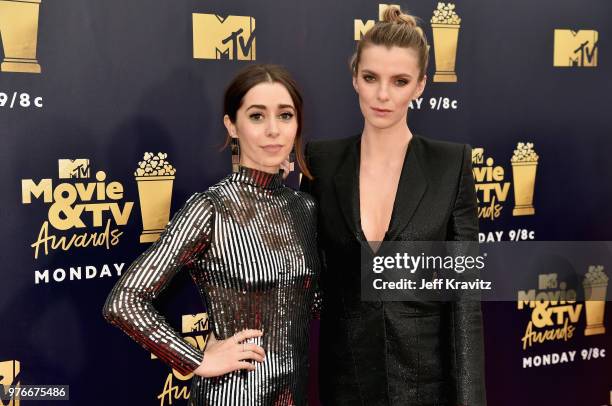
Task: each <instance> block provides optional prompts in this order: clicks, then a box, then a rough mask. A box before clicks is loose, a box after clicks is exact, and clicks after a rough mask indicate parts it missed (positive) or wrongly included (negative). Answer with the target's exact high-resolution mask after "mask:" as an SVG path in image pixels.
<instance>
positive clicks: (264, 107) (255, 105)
mask: <svg viewBox="0 0 612 406" xmlns="http://www.w3.org/2000/svg"><path fill="white" fill-rule="evenodd" d="M278 108H280V109H287V108H289V109H291V110H293V111H295V107H293V106H292V105H291V104H279V105H278ZM250 109H260V110H266V106H264V105H263V104H252V105H250V106H249V107H248V108H247V109H246V111H248V110H250Z"/></svg>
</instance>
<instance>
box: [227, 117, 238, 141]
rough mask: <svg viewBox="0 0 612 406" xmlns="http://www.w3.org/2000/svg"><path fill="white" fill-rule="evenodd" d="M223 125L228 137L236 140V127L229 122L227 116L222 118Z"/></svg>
mask: <svg viewBox="0 0 612 406" xmlns="http://www.w3.org/2000/svg"><path fill="white" fill-rule="evenodd" d="M223 125H225V128H226V129H227V132H228V133H229V135H230V137H232V138H238V135H236V125H235V124H234V123H232V120H230V118H229V116H228V115H227V114H226V115H224V116H223Z"/></svg>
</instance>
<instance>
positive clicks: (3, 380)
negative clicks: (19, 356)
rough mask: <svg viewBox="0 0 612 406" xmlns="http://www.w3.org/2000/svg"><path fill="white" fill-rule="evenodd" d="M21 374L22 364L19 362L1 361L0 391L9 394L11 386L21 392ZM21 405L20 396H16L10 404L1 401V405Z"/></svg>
mask: <svg viewBox="0 0 612 406" xmlns="http://www.w3.org/2000/svg"><path fill="white" fill-rule="evenodd" d="M20 372H21V363H20V362H19V361H16V360H12V361H0V391H2V390H3V391H4V393H7V391H8V387H9V386H12V387H14V388H15V390H19V388H21V383H20V382H19V373H20ZM20 403H21V402H20V399H19V395H16V396H15V398H14V399H12V400H10V401H9V402H8V403H4V402H2V400H0V404H1V405H6V406H19V404H20Z"/></svg>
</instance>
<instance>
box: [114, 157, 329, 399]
mask: <svg viewBox="0 0 612 406" xmlns="http://www.w3.org/2000/svg"><path fill="white" fill-rule="evenodd" d="M186 265H189V266H188V269H189V272H190V273H191V276H192V277H193V280H194V281H195V283H196V285H197V287H198V290H199V292H200V294H201V297H202V299H203V301H204V303H205V305H206V308H207V310H208V315H209V320H210V322H209V326H210V328H211V330H212V331H213V332H214V334H215V337H216V338H217V339H218V340H222V339H226V338H228V337H231V336H232V335H234V334H235V333H237V332H239V331H241V330H243V329H247V328H249V329H261V330H263V332H264V334H263V337H261V338H259V339H258V340H257V341H256V342H257V343H258V344H259V345H261V346H263V348H264V350H265V352H266V359H265V361H264V362H263V363H256V365H257V369H256V371H252V372H250V371H249V372H247V371H236V372H232V373H229V374H226V375H223V376H220V377H216V378H202V377H200V376H197V375H194V378H193V380H192V386H191V396H190V399H189V404H190V405H275V406H276V405H278V406H281V405H306V404H307V382H308V339H309V330H308V328H309V324H310V319H311V318H312V316H313V314H316V313H317V312H318V308H319V306H320V297H319V295H318V293H317V292H318V289H317V286H318V284H317V280H318V274H319V267H320V265H319V258H318V254H317V241H316V206H315V202H314V200H313V199H312V198H311V197H310V196H309V195H307V194H305V193H303V192H296V191H294V190H292V189H290V188H287V187H285V186H284V185H283V184H282V177H281V175H280V174H269V173H265V172H261V171H257V170H254V169H251V168H246V167H241V168H240V171H239V172H237V173H232V174H231V175H229V176H227V177H226V178H224V179H223V180H221V181H220V182H219V183H218V184H216V185H215V186H213V187H211V188H209V189H208V190H207V191H206V192H200V193H195V194H194V195H192V196H191V197H190V198H189V200H188V201H187V202H186V203H185V205H184V206H183V207H182V208H181V209H180V210H179V211H178V212H177V213H176V214H175V215H174V216H173V217H172V220H171V221H170V222H169V223H168V225H167V226H166V229H165V230H164V232H163V233H162V234H161V236H160V238H159V240H158V241H156V242H155V243H154V244H153V245H152V246H151V247H149V248H148V249H147V250H146V251H145V252H144V253H143V254H141V255H140V256H139V257H138V258H137V259H136V260H135V261H134V262H133V263H132V264H131V265H130V267H129V269H128V270H127V271H126V272H125V273H124V274H123V275H122V277H121V278H120V280H119V281H118V282H117V284H116V286H115V287H114V288H113V290H112V292H111V293H110V295H109V297H108V299H107V301H106V304H105V306H104V316H105V317H106V319H107V320H108V321H109V322H111V323H113V324H115V325H117V326H118V327H120V328H121V329H122V330H123V331H125V332H126V333H127V334H128V335H130V336H131V337H132V338H133V339H134V340H136V341H137V342H138V343H140V344H141V345H142V346H143V347H144V348H146V349H148V350H149V351H151V352H153V353H154V354H155V355H157V356H158V357H159V358H160V359H162V360H163V361H165V362H166V363H168V364H169V365H170V366H172V367H173V368H174V369H176V370H177V371H179V372H180V373H182V374H188V373H190V372H193V370H195V369H196V368H197V367H198V366H199V365H200V363H201V361H202V358H203V357H204V354H203V352H202V351H201V350H199V349H197V348H195V347H192V346H191V345H189V344H188V343H187V342H186V341H185V340H184V339H183V338H182V337H181V336H180V335H179V334H178V332H177V331H176V330H174V329H173V328H172V327H171V326H170V325H169V324H168V323H167V322H166V321H165V320H164V318H163V317H162V316H161V315H160V314H159V313H158V312H157V311H156V310H155V308H154V307H153V304H152V301H153V300H154V299H155V298H156V297H157V296H158V295H159V293H160V292H161V291H163V290H164V289H165V288H166V286H167V285H168V283H169V282H170V280H171V279H172V277H173V276H174V275H175V274H176V273H177V272H179V271H180V270H181V269H182V268H183V267H185V266H186ZM204 362H206V358H205V357H204Z"/></svg>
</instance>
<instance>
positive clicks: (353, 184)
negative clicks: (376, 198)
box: [334, 137, 361, 239]
mask: <svg viewBox="0 0 612 406" xmlns="http://www.w3.org/2000/svg"><path fill="white" fill-rule="evenodd" d="M360 140H361V137H356V139H355V140H354V141H353V142H351V143H350V145H349V146H348V148H347V150H346V153H345V154H344V158H343V160H342V162H341V163H340V165H339V167H338V172H336V175H335V176H334V186H335V189H336V199H337V201H338V205H339V206H340V211H341V212H342V215H343V216H344V220H345V221H346V224H347V226H348V228H349V230H350V231H351V234H353V235H354V236H355V238H356V239H359V233H358V232H357V229H358V228H357V225H358V224H359V217H358V216H359V211H358V207H357V205H358V204H359V194H358V184H357V182H358V181H359V173H358V172H357V168H358V166H359V152H358V149H357V148H358V146H359V142H360Z"/></svg>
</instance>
